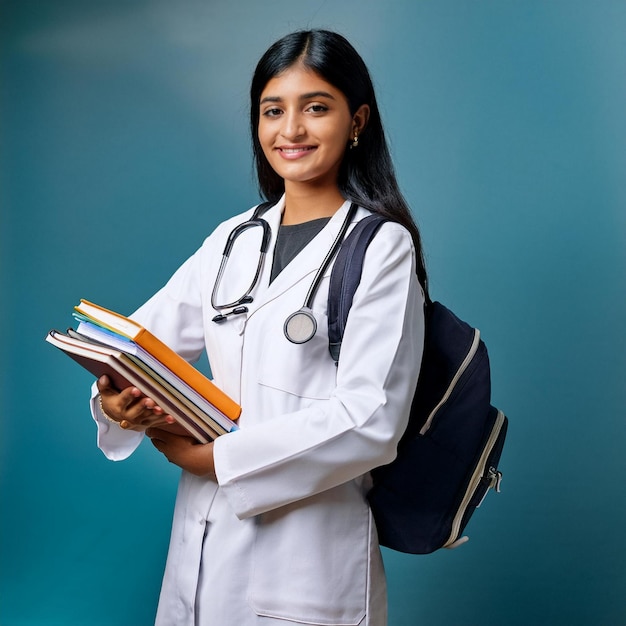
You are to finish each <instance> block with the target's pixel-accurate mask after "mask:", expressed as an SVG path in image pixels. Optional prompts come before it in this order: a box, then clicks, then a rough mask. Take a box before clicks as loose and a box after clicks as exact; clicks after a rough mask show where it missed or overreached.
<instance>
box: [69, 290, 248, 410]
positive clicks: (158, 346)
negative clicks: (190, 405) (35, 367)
mask: <svg viewBox="0 0 626 626" xmlns="http://www.w3.org/2000/svg"><path fill="white" fill-rule="evenodd" d="M74 309H75V310H76V311H77V312H78V313H79V314H80V315H82V316H84V317H85V318H87V319H88V320H90V321H92V322H93V323H95V324H97V325H99V326H102V327H103V328H106V329H108V330H110V331H113V332H114V333H117V334H119V335H122V336H123V337H126V338H127V339H130V340H131V341H133V342H135V343H136V344H137V345H138V346H139V347H141V348H143V349H144V350H145V351H146V352H148V353H149V354H151V355H152V356H153V357H154V358H155V359H157V360H158V361H159V362H161V363H162V364H163V365H164V366H165V367H167V368H168V369H169V370H171V371H172V372H173V373H174V374H175V375H176V376H178V377H179V378H180V379H182V380H183V381H185V382H186V383H187V384H188V385H189V386H190V387H191V388H192V389H194V390H195V391H196V392H197V393H198V394H200V395H201V396H202V397H203V398H204V399H205V400H207V401H208V402H210V403H211V404H212V405H213V406H214V407H216V408H217V409H218V410H220V411H221V412H222V413H223V414H224V415H226V417H228V418H230V419H231V420H233V421H234V420H236V419H237V418H238V417H239V415H240V413H241V407H240V406H239V405H238V404H237V403H236V402H235V401H234V400H233V399H232V398H230V397H229V396H228V395H227V394H225V393H224V392H223V391H222V390H221V389H219V388H218V387H217V386H216V385H214V384H213V383H212V382H211V381H210V380H209V379H208V378H207V377H206V376H204V375H203V374H202V373H201V372H199V371H198V370H197V369H196V368H195V367H194V366H193V365H191V363H188V362H187V361H185V359H183V358H182V357H181V356H180V355H179V354H177V353H176V352H174V350H172V349H171V348H170V347H168V346H167V345H166V344H164V343H163V342H162V341H161V340H160V339H159V338H158V337H156V336H155V335H153V334H152V333H151V332H150V331H148V330H147V329H145V328H144V327H143V326H141V325H140V324H138V323H137V322H135V321H133V320H131V319H129V318H128V317H124V316H123V315H120V314H119V313H115V312H114V311H110V310H108V309H105V308H104V307H101V306H98V305H97V304H93V303H92V302H88V301H87V300H81V301H80V304H79V305H78V306H75V307H74Z"/></svg>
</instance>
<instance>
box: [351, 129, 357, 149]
mask: <svg viewBox="0 0 626 626" xmlns="http://www.w3.org/2000/svg"><path fill="white" fill-rule="evenodd" d="M358 147H359V136H358V134H357V133H356V132H355V133H354V139H353V140H352V143H351V144H350V149H352V148H358Z"/></svg>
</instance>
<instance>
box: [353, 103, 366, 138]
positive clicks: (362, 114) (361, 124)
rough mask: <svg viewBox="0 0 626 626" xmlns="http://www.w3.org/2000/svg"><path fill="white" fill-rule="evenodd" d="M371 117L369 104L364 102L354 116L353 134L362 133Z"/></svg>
mask: <svg viewBox="0 0 626 626" xmlns="http://www.w3.org/2000/svg"><path fill="white" fill-rule="evenodd" d="M369 118H370V107H369V104H362V105H361V106H360V107H359V108H358V109H357V111H356V113H355V114H354V115H353V116H352V136H355V135H360V134H361V133H362V132H363V129H364V128H365V127H366V126H367V121H368V120H369Z"/></svg>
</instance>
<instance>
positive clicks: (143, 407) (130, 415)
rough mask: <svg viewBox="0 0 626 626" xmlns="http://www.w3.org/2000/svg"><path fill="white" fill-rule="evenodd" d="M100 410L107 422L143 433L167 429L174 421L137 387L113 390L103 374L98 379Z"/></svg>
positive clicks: (107, 378)
mask: <svg viewBox="0 0 626 626" xmlns="http://www.w3.org/2000/svg"><path fill="white" fill-rule="evenodd" d="M97 386H98V391H99V392H100V409H101V410H102V413H103V415H104V417H106V419H107V420H108V421H109V422H113V423H114V424H117V425H118V426H119V427H120V428H123V429H124V430H138V431H145V430H146V429H147V428H150V427H167V426H171V425H173V424H175V423H176V420H175V419H174V418H173V417H172V416H171V415H168V414H166V413H165V411H163V409H162V408H161V407H160V406H158V405H157V403H156V402H155V401H154V400H152V399H151V398H148V397H147V396H145V395H144V394H143V393H142V392H141V390H139V389H137V387H127V388H126V389H123V390H121V391H118V390H117V389H115V388H114V387H113V386H112V384H111V381H110V380H109V377H108V376H107V375H106V374H105V375H103V376H101V377H100V378H99V379H98V382H97Z"/></svg>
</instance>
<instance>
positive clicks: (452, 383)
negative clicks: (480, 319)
mask: <svg viewBox="0 0 626 626" xmlns="http://www.w3.org/2000/svg"><path fill="white" fill-rule="evenodd" d="M479 343H480V331H479V330H478V328H475V329H474V339H473V341H472V345H471V346H470V349H469V352H468V353H467V355H466V357H465V358H464V359H463V363H461V365H460V366H459V369H458V370H457V371H456V374H455V375H454V376H453V378H452V380H451V381H450V385H448V388H447V389H446V392H445V393H444V394H443V397H442V398H441V400H439V403H438V404H437V406H435V408H434V409H433V410H432V411H431V412H430V415H429V416H428V419H427V420H426V422H424V425H423V426H422V428H421V430H420V435H425V434H426V433H427V432H428V430H429V428H430V427H431V425H432V423H433V420H434V419H435V415H436V414H437V411H439V409H440V408H441V407H442V406H443V405H444V404H445V403H446V402H447V401H448V398H449V397H450V395H451V394H452V392H453V391H454V388H455V387H456V384H457V383H458V382H459V378H461V376H463V373H464V372H465V370H466V369H467V368H468V366H469V364H470V363H471V361H472V359H473V358H474V355H475V354H476V351H477V350H478V344H479Z"/></svg>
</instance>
